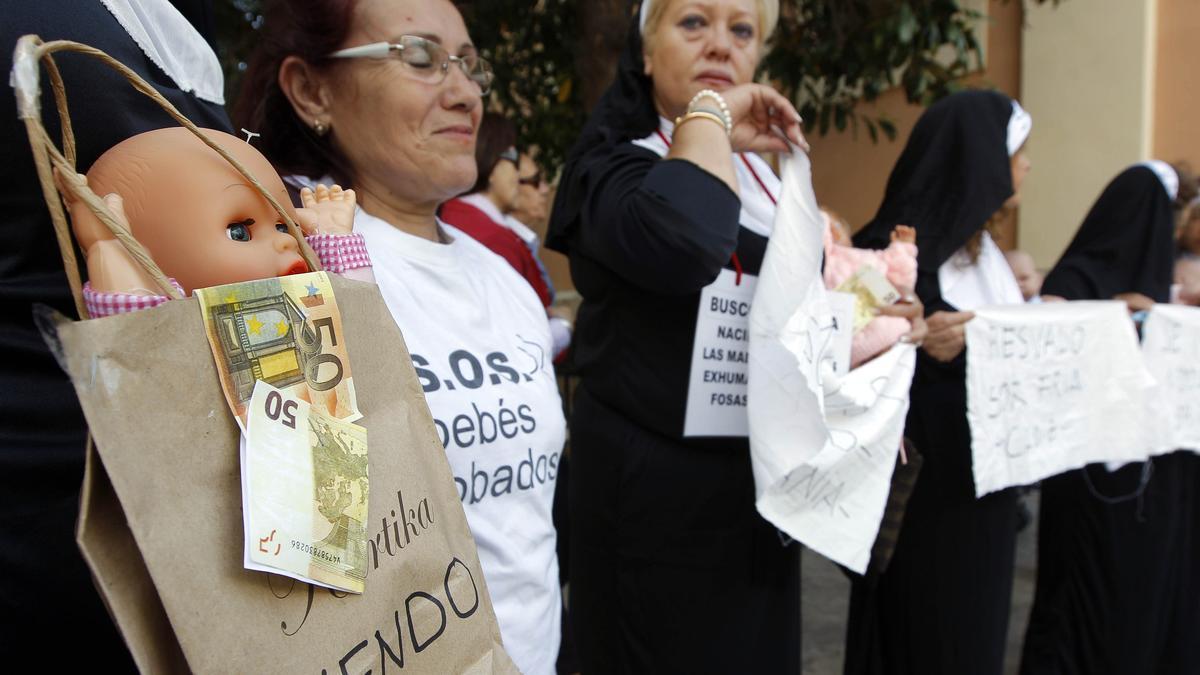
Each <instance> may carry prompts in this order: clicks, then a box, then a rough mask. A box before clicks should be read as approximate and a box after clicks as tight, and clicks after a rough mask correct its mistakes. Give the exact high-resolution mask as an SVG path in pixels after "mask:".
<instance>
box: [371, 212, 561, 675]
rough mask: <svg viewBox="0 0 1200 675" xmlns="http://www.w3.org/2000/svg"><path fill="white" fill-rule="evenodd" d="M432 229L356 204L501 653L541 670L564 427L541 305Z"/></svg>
mask: <svg viewBox="0 0 1200 675" xmlns="http://www.w3.org/2000/svg"><path fill="white" fill-rule="evenodd" d="M441 227H442V228H443V230H444V231H445V232H446V233H447V234H448V235H449V236H450V237H452V238H453V241H452V242H451V243H448V244H444V243H437V242H432V241H429V240H427V239H422V238H420V237H415V236H412V235H410V234H406V233H404V232H402V231H401V230H399V229H397V228H395V227H392V226H391V225H389V224H388V223H386V222H384V221H382V220H380V219H379V218H376V217H374V216H372V215H370V214H368V213H366V212H364V211H363V210H362V209H359V210H358V211H357V213H356V215H355V219H354V230H355V232H359V233H361V234H362V235H363V238H364V239H365V240H366V244H367V250H368V252H369V253H370V254H371V260H372V262H373V263H374V272H375V279H376V281H377V282H378V284H379V290H380V292H381V293H382V294H383V299H384V302H386V303H387V306H388V310H389V311H390V312H391V314H392V318H394V319H395V321H396V325H398V326H399V327H400V330H401V332H402V333H403V334H404V340H405V342H406V343H407V344H408V349H409V352H411V353H412V359H413V366H414V367H415V368H416V371H417V376H418V378H419V379H420V381H421V384H422V386H423V387H424V389H425V398H426V400H427V401H428V403H429V409H430V411H431V412H432V413H433V417H434V420H435V426H436V427H437V431H438V435H439V436H440V438H441V441H442V445H443V446H445V448H446V457H447V458H448V459H449V460H450V468H451V471H452V472H453V473H454V482H455V484H456V486H457V488H458V492H459V496H460V497H461V498H462V500H463V508H464V509H465V510H466V513H467V521H468V523H470V525H471V532H472V533H473V534H474V535H475V543H476V545H477V546H478V547H479V559H480V562H481V563H482V565H483V572H484V576H485V577H486V578H487V585H488V590H489V591H490V593H491V596H492V605H493V606H494V607H495V609H496V618H497V619H498V620H499V622H500V633H501V636H502V637H503V639H504V647H505V649H506V650H507V651H508V653H509V655H510V656H511V657H512V659H513V661H514V662H516V664H517V666H518V667H519V668H520V669H521V672H523V673H526V674H527V675H542V674H547V675H549V674H552V673H554V671H555V668H554V664H555V660H556V659H557V657H558V644H559V638H560V635H559V631H560V625H559V620H560V612H561V609H562V604H561V599H560V595H561V594H560V590H559V585H558V560H557V558H556V557H555V531H554V524H553V522H552V521H551V517H550V511H551V503H552V501H553V496H554V484H555V481H556V478H557V476H558V466H559V462H560V458H561V453H562V449H563V441H564V438H565V434H566V421H565V419H564V418H563V412H562V401H561V400H560V398H559V395H558V386H557V383H556V379H555V375H554V368H553V366H552V364H551V345H550V332H549V329H548V327H547V323H546V310H545V309H544V308H543V307H542V303H541V302H540V301H539V300H538V297H537V294H536V293H534V291H533V289H532V288H530V286H529V283H528V282H526V281H525V279H523V278H521V276H520V275H519V274H517V272H516V271H515V270H513V269H512V267H511V266H510V265H509V264H508V263H507V262H506V261H505V260H504V259H503V258H501V257H499V256H497V255H496V254H494V253H492V252H491V251H489V250H488V249H487V248H486V247H485V246H483V245H482V244H480V243H478V242H477V241H475V240H474V239H472V238H471V237H469V236H467V235H465V234H463V233H462V232H460V231H458V230H456V229H454V228H453V227H450V226H448V225H446V224H444V223H442V224H441Z"/></svg>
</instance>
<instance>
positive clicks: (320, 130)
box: [312, 120, 329, 136]
mask: <svg viewBox="0 0 1200 675" xmlns="http://www.w3.org/2000/svg"><path fill="white" fill-rule="evenodd" d="M312 129H313V131H314V132H316V134H317V135H318V136H324V135H325V134H326V133H328V132H329V126H328V125H327V124H325V123H324V122H322V121H321V120H313V125H312Z"/></svg>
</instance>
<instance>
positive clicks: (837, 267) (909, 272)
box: [821, 209, 917, 368]
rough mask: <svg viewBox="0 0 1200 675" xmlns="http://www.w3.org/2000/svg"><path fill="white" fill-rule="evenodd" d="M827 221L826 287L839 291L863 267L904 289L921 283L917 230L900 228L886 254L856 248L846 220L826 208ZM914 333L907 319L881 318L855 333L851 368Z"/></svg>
mask: <svg viewBox="0 0 1200 675" xmlns="http://www.w3.org/2000/svg"><path fill="white" fill-rule="evenodd" d="M821 215H822V217H823V218H824V221H825V269H824V272H823V277H824V281H825V287H826V288H829V289H833V288H837V287H838V286H839V285H840V284H841V283H842V282H844V281H846V280H847V279H849V278H850V277H852V276H854V274H855V273H856V272H858V271H859V270H860V269H862V268H863V267H872V268H874V269H875V270H877V271H879V272H882V273H883V274H884V276H886V277H887V280H888V281H890V282H891V283H892V285H894V286H896V287H897V288H899V289H900V290H901V292H902V293H905V294H908V293H911V292H912V289H913V286H914V285H915V284H916V282H917V246H916V243H915V242H916V240H917V231H916V230H915V229H913V228H911V227H909V226H907V225H897V226H896V228H895V229H894V230H893V231H892V242H891V244H889V245H888V247H887V248H885V249H883V250H882V251H875V250H871V249H861V248H853V247H852V246H851V244H850V231H849V228H848V227H847V226H846V223H845V221H843V220H842V219H841V218H838V217H837V215H836V214H833V213H832V212H831V211H828V210H826V209H821ZM910 330H912V326H911V324H909V322H908V320H907V319H902V318H899V317H894V316H877V317H875V318H874V319H871V322H870V323H868V324H867V325H866V326H865V327H864V328H863V329H862V330H860V331H858V332H856V333H855V334H854V340H853V342H852V343H851V347H850V367H851V368H857V367H858V366H859V365H861V364H863V363H866V362H867V361H870V360H871V359H872V358H874V357H875V356H878V355H879V354H881V353H883V352H884V351H886V350H887V349H888V348H889V347H891V346H892V345H894V344H896V342H897V341H899V339H900V336H902V335H904V334H905V333H907V332H908V331H910Z"/></svg>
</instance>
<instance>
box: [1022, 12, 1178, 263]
mask: <svg viewBox="0 0 1200 675" xmlns="http://www.w3.org/2000/svg"><path fill="white" fill-rule="evenodd" d="M1178 1H1179V2H1181V3H1188V4H1191V3H1194V2H1195V0H1178ZM1155 4H1156V3H1155V1H1154V0H1088V1H1087V2H1081V1H1078V0H1072V1H1069V2H1063V3H1061V4H1059V5H1058V6H1057V7H1054V6H1052V3H1047V4H1046V5H1045V6H1037V5H1031V6H1030V8H1029V9H1028V10H1027V15H1026V16H1027V25H1028V28H1027V29H1026V31H1025V34H1024V48H1023V50H1022V59H1021V62H1022V68H1021V78H1022V96H1021V100H1022V103H1023V104H1024V105H1025V107H1026V109H1028V110H1029V112H1030V113H1031V114H1032V115H1033V134H1032V136H1031V137H1030V139H1029V143H1028V147H1027V152H1028V155H1029V157H1030V159H1031V160H1032V162H1033V172H1032V174H1030V177H1029V180H1028V182H1027V183H1026V187H1025V189H1024V190H1023V195H1022V206H1021V222H1020V227H1019V232H1018V238H1019V240H1020V244H1021V248H1024V249H1026V250H1028V251H1029V252H1030V253H1032V254H1033V257H1034V259H1035V260H1036V261H1037V263H1038V265H1039V266H1040V267H1050V266H1052V265H1053V264H1054V262H1055V261H1056V260H1057V259H1058V256H1059V255H1060V254H1061V252H1062V250H1063V249H1064V248H1065V247H1066V245H1067V243H1068V242H1069V241H1070V239H1071V237H1072V236H1074V234H1075V230H1076V228H1077V227H1078V226H1079V223H1080V222H1081V221H1082V220H1083V217H1084V215H1086V213H1087V210H1088V209H1089V208H1090V207H1091V205H1092V203H1093V202H1094V201H1095V199H1096V197H1097V196H1098V195H1099V194H1100V191H1101V190H1102V189H1103V188H1104V186H1105V185H1106V184H1107V183H1108V181H1110V180H1111V179H1112V178H1113V176H1115V175H1116V174H1117V173H1118V172H1119V171H1120V170H1121V169H1122V168H1124V167H1125V166H1127V165H1129V164H1131V163H1134V162H1137V161H1140V160H1142V159H1145V158H1147V157H1148V156H1149V154H1150V149H1151V142H1150V140H1151V129H1152V128H1153V123H1154V120H1153V119H1152V111H1153V91H1154V80H1153V77H1152V73H1153V72H1154V57H1155V54H1154V49H1153V45H1154V33H1155V29H1156V24H1155Z"/></svg>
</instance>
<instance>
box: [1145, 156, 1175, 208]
mask: <svg viewBox="0 0 1200 675" xmlns="http://www.w3.org/2000/svg"><path fill="white" fill-rule="evenodd" d="M1138 166H1144V167H1146V168H1147V169H1150V170H1151V171H1153V172H1154V175H1156V176H1158V180H1159V181H1161V182H1162V185H1163V189H1164V190H1166V191H1167V195H1169V196H1170V197H1171V201H1175V199H1176V198H1178V197H1179V174H1177V173H1175V169H1173V168H1172V167H1171V165H1170V164H1167V163H1166V162H1164V161H1162V160H1161V159H1152V160H1149V161H1146V162H1141V163H1140V164H1139V165H1138Z"/></svg>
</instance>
